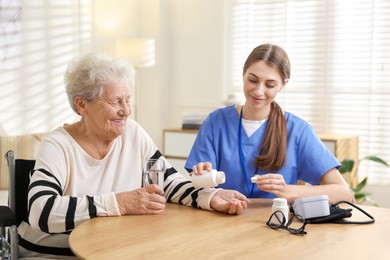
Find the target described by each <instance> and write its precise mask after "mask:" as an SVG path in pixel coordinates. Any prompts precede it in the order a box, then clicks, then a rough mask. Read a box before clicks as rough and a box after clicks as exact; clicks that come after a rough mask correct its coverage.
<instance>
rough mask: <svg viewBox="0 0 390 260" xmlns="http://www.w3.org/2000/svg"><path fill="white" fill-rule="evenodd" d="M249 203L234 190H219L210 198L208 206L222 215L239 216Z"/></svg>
mask: <svg viewBox="0 0 390 260" xmlns="http://www.w3.org/2000/svg"><path fill="white" fill-rule="evenodd" d="M249 203H250V200H248V199H247V198H246V197H245V196H244V195H242V194H241V193H239V192H238V191H234V190H219V191H218V192H217V193H216V194H215V195H214V196H213V197H212V198H211V202H210V206H211V208H212V209H214V210H216V211H220V212H223V213H229V214H231V215H233V214H237V215H238V214H241V213H242V212H243V211H244V210H245V209H246V208H247V207H248V204H249Z"/></svg>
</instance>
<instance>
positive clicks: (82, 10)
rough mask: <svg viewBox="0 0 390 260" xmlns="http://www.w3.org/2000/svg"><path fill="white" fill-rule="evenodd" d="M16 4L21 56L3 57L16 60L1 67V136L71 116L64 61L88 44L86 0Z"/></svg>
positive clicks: (89, 26)
mask: <svg viewBox="0 0 390 260" xmlns="http://www.w3.org/2000/svg"><path fill="white" fill-rule="evenodd" d="M1 4H2V2H1V3H0V5H1ZM19 7H20V9H21V17H20V19H19V20H17V21H19V22H21V24H22V29H21V30H20V31H19V32H15V33H19V34H20V37H21V41H20V42H19V45H18V46H17V47H18V48H19V49H20V53H21V55H20V56H15V57H13V56H9V57H7V59H8V61H9V60H11V61H12V59H20V60H21V63H20V64H18V63H12V62H11V64H17V65H16V66H12V67H11V66H8V68H5V66H3V67H1V68H0V134H1V135H23V134H31V133H43V132H48V131H51V130H53V129H54V128H56V127H58V126H60V125H62V124H63V123H70V122H73V121H74V120H76V119H77V118H78V116H76V115H75V113H74V112H73V111H72V110H71V108H70V106H69V103H68V99H67V96H66V94H65V88H64V84H63V75H64V72H65V70H66V67H67V64H68V62H69V61H70V60H71V59H73V58H74V57H76V56H79V55H80V54H82V53H86V52H88V51H90V50H91V46H92V36H93V35H92V1H91V0H79V1H54V0H50V1H22V5H21V6H19ZM2 10H4V8H3V9H2ZM8 10H9V12H11V11H15V10H16V9H15V8H13V9H12V8H11V9H9V8H8ZM3 12H4V11H3ZM11 17H12V16H11ZM14 20H15V19H14ZM14 20H12V19H11V20H10V21H9V22H10V23H12V22H13V21H14ZM1 22H2V24H3V21H1ZM1 33H3V34H4V33H5V32H4V31H0V34H1Z"/></svg>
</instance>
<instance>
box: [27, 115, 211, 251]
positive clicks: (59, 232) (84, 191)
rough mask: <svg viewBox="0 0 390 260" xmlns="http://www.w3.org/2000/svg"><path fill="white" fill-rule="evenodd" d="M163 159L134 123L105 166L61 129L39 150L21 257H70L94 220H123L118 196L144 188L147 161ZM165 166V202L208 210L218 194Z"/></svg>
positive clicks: (106, 158)
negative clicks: (73, 238) (75, 232)
mask: <svg viewBox="0 0 390 260" xmlns="http://www.w3.org/2000/svg"><path fill="white" fill-rule="evenodd" d="M160 157H162V159H163V160H165V158H164V157H163V156H162V154H161V153H160V152H159V150H158V149H157V147H156V146H155V144H154V142H153V141H152V139H151V138H150V137H149V135H148V134H147V133H146V132H145V131H144V130H143V129H142V127H141V126H140V125H138V124H137V123H136V122H135V121H133V120H130V119H129V120H128V121H127V125H126V130H125V133H124V134H123V135H121V136H119V137H118V138H117V139H116V140H115V141H114V144H113V145H112V147H111V149H110V151H109V153H108V154H107V155H106V156H105V158H103V159H102V160H96V159H93V158H91V157H90V156H89V155H88V154H87V153H86V152H85V151H84V150H83V149H82V148H81V147H80V146H79V145H78V143H77V142H76V141H75V140H74V139H73V138H72V137H71V135H70V134H69V133H68V132H67V131H66V130H65V129H64V128H63V127H59V128H57V129H56V130H55V131H53V132H52V133H51V134H49V135H48V136H47V137H46V138H45V139H44V140H43V141H42V143H41V145H40V147H39V149H38V153H37V160H36V165H35V170H34V172H33V173H32V176H31V180H30V186H29V193H28V205H29V218H28V221H26V222H22V224H21V225H20V227H19V233H20V235H21V241H20V245H21V246H22V247H23V248H20V253H21V256H32V255H40V254H42V253H48V254H53V253H55V254H57V253H59V254H60V256H59V257H60V258H62V259H63V258H64V255H68V254H69V255H71V252H70V250H69V244H68V236H69V234H70V231H72V229H74V228H75V227H77V226H78V225H80V224H81V223H82V222H84V221H86V220H88V219H91V218H94V217H100V216H118V215H120V213H119V208H118V205H117V202H116V199H115V193H117V192H123V191H131V190H135V189H138V188H140V187H141V183H142V180H141V179H142V169H143V165H144V162H145V160H147V159H149V158H160ZM165 162H166V163H165V165H166V167H165V173H164V196H165V197H166V199H167V202H173V203H179V204H183V205H186V206H192V207H195V208H202V209H208V210H210V200H211V198H212V196H213V195H214V194H215V192H216V190H215V189H195V188H194V187H193V186H192V183H191V182H190V181H188V180H187V179H185V178H184V177H183V176H182V175H181V174H180V173H178V172H177V171H176V170H175V169H174V168H173V167H171V166H170V164H169V162H168V161H166V160H165ZM27 248H28V249H29V250H28V249H27ZM51 250H53V251H51ZM33 251H38V252H39V254H38V253H37V252H33ZM52 257H53V256H52Z"/></svg>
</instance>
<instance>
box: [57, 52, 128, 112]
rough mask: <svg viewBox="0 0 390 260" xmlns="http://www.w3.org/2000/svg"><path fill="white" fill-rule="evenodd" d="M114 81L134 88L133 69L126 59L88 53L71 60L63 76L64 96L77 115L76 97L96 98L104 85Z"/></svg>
mask: <svg viewBox="0 0 390 260" xmlns="http://www.w3.org/2000/svg"><path fill="white" fill-rule="evenodd" d="M115 80H121V81H124V82H125V83H126V85H127V87H128V88H129V90H130V89H133V88H134V84H135V72H134V67H133V66H132V65H130V63H129V62H128V61H127V59H125V58H112V57H110V56H108V55H106V54H102V53H90V54H87V55H85V56H84V57H81V58H77V59H75V60H73V61H72V62H71V63H69V65H68V68H67V70H66V72H65V76H64V82H65V89H66V94H67V95H68V100H69V104H70V106H71V108H72V109H73V111H75V112H76V113H77V114H79V112H78V111H77V109H76V106H75V98H76V97H77V96H81V97H83V98H85V99H87V100H93V99H95V98H98V97H99V96H100V95H101V94H102V93H103V88H104V87H105V85H107V84H109V83H111V82H113V81H115Z"/></svg>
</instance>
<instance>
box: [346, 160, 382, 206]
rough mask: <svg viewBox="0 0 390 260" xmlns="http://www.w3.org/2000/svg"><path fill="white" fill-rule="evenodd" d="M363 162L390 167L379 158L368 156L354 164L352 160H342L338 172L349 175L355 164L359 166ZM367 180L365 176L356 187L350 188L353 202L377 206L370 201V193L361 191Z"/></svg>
mask: <svg viewBox="0 0 390 260" xmlns="http://www.w3.org/2000/svg"><path fill="white" fill-rule="evenodd" d="M363 160H368V161H372V162H375V163H379V164H382V165H384V166H386V167H390V165H389V164H388V163H387V162H386V161H385V160H383V159H381V158H379V157H378V156H375V155H370V156H365V157H363V158H362V159H360V160H359V161H358V162H355V161H354V160H350V159H345V160H343V161H342V162H341V167H340V168H339V172H340V173H341V174H345V173H350V172H351V171H352V169H353V167H354V165H355V163H358V164H359V163H360V162H361V161H363ZM367 178H368V176H366V177H365V178H364V179H363V180H362V181H360V182H359V183H358V184H357V185H356V187H351V188H352V191H353V193H354V197H355V200H356V202H359V203H362V202H365V201H367V202H369V203H371V204H372V205H375V206H378V205H377V203H376V202H375V201H374V200H372V199H371V197H370V195H371V193H369V192H366V191H364V190H363V188H364V187H365V186H366V184H367Z"/></svg>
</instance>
